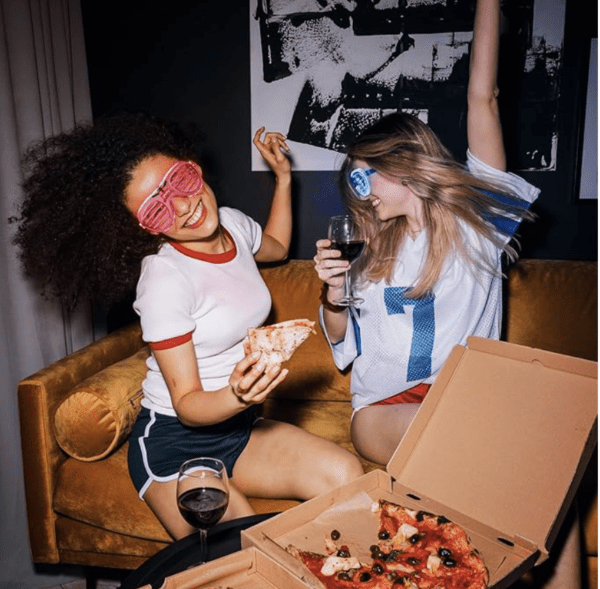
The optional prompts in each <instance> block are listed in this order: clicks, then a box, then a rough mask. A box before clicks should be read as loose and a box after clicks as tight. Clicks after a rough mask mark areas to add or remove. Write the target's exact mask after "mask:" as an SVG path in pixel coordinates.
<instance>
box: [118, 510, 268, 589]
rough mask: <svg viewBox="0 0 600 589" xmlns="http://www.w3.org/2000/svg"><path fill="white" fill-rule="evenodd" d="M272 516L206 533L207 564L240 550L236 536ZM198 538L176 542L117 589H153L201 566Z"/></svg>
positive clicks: (222, 525) (223, 525)
mask: <svg viewBox="0 0 600 589" xmlns="http://www.w3.org/2000/svg"><path fill="white" fill-rule="evenodd" d="M274 515H277V514H276V513H263V514H260V515H251V516H248V517H242V518H239V519H234V520H231V521H228V522H223V523H220V524H217V525H216V526H214V527H213V528H210V529H209V530H208V542H207V544H208V560H215V559H216V558H220V557H221V556H225V555H227V554H231V553H232V552H236V551H238V550H240V549H241V547H242V546H241V537H240V532H241V531H242V530H245V529H246V528H250V527H252V526H254V525H256V524H258V523H260V522H262V521H264V520H266V519H269V518H270V517H273V516H274ZM199 558H200V534H199V533H193V534H190V535H189V536H186V537H185V538H182V539H181V540H177V542H173V543H172V544H170V545H169V546H167V547H166V548H164V549H163V550H161V551H160V552H158V553H157V554H155V555H154V556H153V557H151V558H149V559H148V560H147V561H146V562H145V563H144V564H142V565H141V566H140V567H139V568H138V569H136V570H135V571H133V573H131V575H129V576H128V577H127V578H126V579H125V580H124V581H123V582H122V583H121V587H120V589H138V587H142V586H143V585H147V584H150V585H151V586H152V588H153V589H158V588H159V587H161V586H162V584H163V583H164V581H165V578H166V577H170V576H171V575H174V574H176V573H180V572H181V571H185V570H187V569H189V568H191V567H194V566H197V565H199V564H201V563H200V562H199Z"/></svg>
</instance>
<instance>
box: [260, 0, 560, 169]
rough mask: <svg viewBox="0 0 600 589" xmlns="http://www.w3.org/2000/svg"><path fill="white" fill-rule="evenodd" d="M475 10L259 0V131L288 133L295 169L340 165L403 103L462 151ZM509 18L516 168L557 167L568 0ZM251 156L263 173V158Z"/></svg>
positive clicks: (526, 4)
mask: <svg viewBox="0 0 600 589" xmlns="http://www.w3.org/2000/svg"><path fill="white" fill-rule="evenodd" d="M474 9H475V0H251V2H250V27H251V31H250V39H251V48H250V49H251V94H252V96H251V102H252V129H256V128H258V127H259V126H261V125H265V126H266V127H267V128H268V129H270V130H279V131H282V132H283V133H285V134H287V136H288V140H289V141H290V142H291V144H292V146H293V151H294V167H295V169H296V170H335V169H337V168H338V166H339V163H340V161H341V155H340V153H341V152H342V151H343V148H344V145H345V143H346V141H347V140H348V138H349V137H353V136H355V135H356V134H358V133H360V132H361V130H362V129H364V128H365V127H367V126H368V125H370V124H371V123H373V122H374V121H376V120H377V119H378V118H380V117H381V116H384V115H386V114H388V113H391V112H395V111H397V110H402V111H406V112H410V113H412V114H415V115H416V116H418V117H419V118H421V119H422V120H423V121H425V122H426V123H428V124H429V125H430V126H431V127H432V128H433V130H434V131H435V132H436V133H437V134H438V135H439V136H440V138H441V139H442V141H443V142H444V143H445V144H446V145H447V146H448V147H449V148H450V149H451V150H452V151H453V152H454V153H455V155H457V156H458V157H463V156H464V153H465V151H466V129H465V124H466V120H465V117H466V90H467V82H468V66H469V48H470V42H471V39H472V26H473V15H474ZM502 14H503V37H502V39H503V40H502V52H501V64H500V73H499V83H500V88H501V94H502V92H503V91H504V90H503V85H504V86H505V87H506V90H505V91H506V95H507V96H509V97H510V101H512V102H514V104H507V105H505V107H506V108H505V110H506V111H507V112H508V113H509V116H508V117H507V118H506V119H507V120H505V121H504V129H505V136H506V142H507V146H508V151H509V154H510V156H511V158H512V159H511V161H510V167H511V168H512V169H518V170H538V171H539V170H553V169H555V166H556V143H557V141H558V137H557V135H556V114H557V110H558V75H559V71H560V63H561V50H562V37H563V26H564V4H563V3H562V2H560V1H559V2H556V0H504V1H503V4H502ZM505 58H506V61H507V62H509V63H510V67H511V70H510V71H506V70H504V69H503V68H502V66H503V60H505ZM252 163H253V166H252V169H253V170H263V169H265V168H264V167H263V163H262V161H261V160H260V157H259V156H258V155H257V154H256V153H253V162H252Z"/></svg>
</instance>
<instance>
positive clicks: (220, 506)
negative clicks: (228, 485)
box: [177, 488, 229, 528]
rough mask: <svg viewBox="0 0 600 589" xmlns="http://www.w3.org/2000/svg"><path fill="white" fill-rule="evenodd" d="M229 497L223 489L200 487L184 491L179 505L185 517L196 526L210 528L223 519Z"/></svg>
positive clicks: (178, 502) (178, 501)
mask: <svg viewBox="0 0 600 589" xmlns="http://www.w3.org/2000/svg"><path fill="white" fill-rule="evenodd" d="M228 503H229V498H228V497H227V493H225V491H222V490H221V489H212V488H205V489H202V488H198V489H190V490H189V491H185V492H183V493H182V494H181V495H180V496H179V499H178V500H177V506H178V507H179V511H180V513H181V515H182V516H183V519H185V521H186V522H187V523H188V524H190V525H191V526H194V527H195V528H210V527H211V526H214V525H215V524H216V523H217V522H219V521H220V520H221V518H222V517H223V515H224V514H225V511H226V510H227V505H228Z"/></svg>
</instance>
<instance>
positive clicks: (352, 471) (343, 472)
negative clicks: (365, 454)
mask: <svg viewBox="0 0 600 589" xmlns="http://www.w3.org/2000/svg"><path fill="white" fill-rule="evenodd" d="M326 470H327V472H326V475H325V477H324V479H323V484H324V486H326V489H325V490H324V492H327V491H332V490H333V489H336V488H337V487H341V486H342V485H346V484H348V483H351V482H352V481H354V480H356V479H357V478H359V477H361V476H362V475H363V474H365V471H364V469H363V467H362V465H361V463H360V460H359V459H358V458H357V457H356V456H355V455H354V454H351V453H350V452H346V453H345V455H344V456H342V457H340V458H339V459H338V460H332V461H330V462H328V463H327V465H326Z"/></svg>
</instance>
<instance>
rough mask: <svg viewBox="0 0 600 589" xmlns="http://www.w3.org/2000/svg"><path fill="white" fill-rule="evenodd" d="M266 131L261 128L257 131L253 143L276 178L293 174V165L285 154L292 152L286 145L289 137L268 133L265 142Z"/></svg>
mask: <svg viewBox="0 0 600 589" xmlns="http://www.w3.org/2000/svg"><path fill="white" fill-rule="evenodd" d="M264 130H265V128H264V127H261V128H260V129H258V131H256V133H255V134H254V139H253V140H252V143H254V145H255V146H256V148H257V149H258V151H259V152H260V155H262V157H263V159H264V160H265V161H266V162H267V164H268V165H269V167H270V168H271V170H273V172H274V173H275V175H276V176H283V175H285V174H291V171H292V165H291V162H290V160H289V158H288V157H287V155H285V153H284V152H287V153H289V152H290V148H289V147H288V144H287V143H286V139H287V137H286V136H285V135H284V134H283V133H278V132H273V131H267V132H266V133H265V138H264V140H261V136H262V134H263V132H264Z"/></svg>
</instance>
